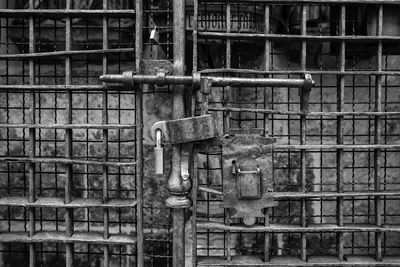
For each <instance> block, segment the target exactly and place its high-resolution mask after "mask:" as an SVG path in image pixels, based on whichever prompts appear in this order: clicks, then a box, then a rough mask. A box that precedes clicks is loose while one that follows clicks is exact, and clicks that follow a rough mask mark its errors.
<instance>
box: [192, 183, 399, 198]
mask: <svg viewBox="0 0 400 267" xmlns="http://www.w3.org/2000/svg"><path fill="white" fill-rule="evenodd" d="M198 190H199V191H202V192H206V193H210V194H215V195H223V192H222V191H221V190H218V189H215V188H210V187H207V186H199V187H198ZM270 195H271V196H272V197H273V198H274V199H275V200H286V199H302V198H307V199H311V198H317V199H320V198H324V199H326V198H337V197H345V198H346V197H347V198H360V197H375V196H399V197H400V191H380V192H376V191H351V192H342V193H338V192H330V191H325V192H307V193H300V192H271V193H270Z"/></svg>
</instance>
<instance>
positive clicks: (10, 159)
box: [0, 157, 137, 167]
mask: <svg viewBox="0 0 400 267" xmlns="http://www.w3.org/2000/svg"><path fill="white" fill-rule="evenodd" d="M0 162H27V163H58V164H68V165H71V164H83V165H97V166H113V167H129V166H135V165H136V164H137V163H136V162H112V161H108V162H105V161H94V160H79V159H72V158H38V157H36V158H34V159H32V158H28V157H0Z"/></svg>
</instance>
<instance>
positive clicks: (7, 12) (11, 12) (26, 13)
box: [0, 8, 135, 19]
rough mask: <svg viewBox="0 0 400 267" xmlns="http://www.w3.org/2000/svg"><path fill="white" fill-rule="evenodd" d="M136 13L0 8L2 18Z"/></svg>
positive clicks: (125, 14) (126, 11)
mask: <svg viewBox="0 0 400 267" xmlns="http://www.w3.org/2000/svg"><path fill="white" fill-rule="evenodd" d="M134 15H135V10H129V9H119V10H104V9H99V10H96V9H70V10H67V9H33V8H27V9H0V16H1V17H2V18H26V17H30V16H34V17H35V18H54V19H61V18H65V17H66V16H69V17H71V18H82V17H85V18H98V17H101V16H106V17H109V18H132V16H134Z"/></svg>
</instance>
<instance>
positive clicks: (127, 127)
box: [0, 123, 136, 130]
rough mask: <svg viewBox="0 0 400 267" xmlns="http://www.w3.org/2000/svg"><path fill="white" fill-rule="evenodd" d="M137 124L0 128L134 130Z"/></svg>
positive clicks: (35, 125) (21, 125)
mask: <svg viewBox="0 0 400 267" xmlns="http://www.w3.org/2000/svg"><path fill="white" fill-rule="evenodd" d="M135 127H136V125H135V124H70V125H68V124H25V123H22V124H0V128H34V129H109V130H110V129H134V128H135Z"/></svg>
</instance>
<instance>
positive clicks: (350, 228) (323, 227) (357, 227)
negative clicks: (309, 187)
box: [197, 221, 400, 233]
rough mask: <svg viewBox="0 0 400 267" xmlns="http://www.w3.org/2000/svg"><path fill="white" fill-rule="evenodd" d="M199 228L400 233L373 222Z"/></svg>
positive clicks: (210, 226)
mask: <svg viewBox="0 0 400 267" xmlns="http://www.w3.org/2000/svg"><path fill="white" fill-rule="evenodd" d="M197 227H198V229H209V230H214V231H218V230H223V231H227V230H229V231H234V232H250V233H256V232H271V233H338V232H344V233H345V232H381V233H384V232H386V233H390V232H394V233H400V227H398V226H397V227H394V226H392V225H382V226H381V227H378V226H376V225H373V224H346V225H345V226H338V225H336V224H326V223H322V224H310V225H308V226H307V227H302V226H300V225H294V224H270V226H269V227H265V226H263V225H254V226H247V225H244V224H231V225H230V226H227V225H225V224H223V223H218V222H211V221H207V222H201V221H200V222H198V223H197Z"/></svg>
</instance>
